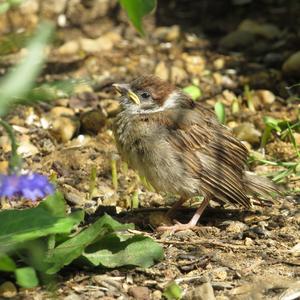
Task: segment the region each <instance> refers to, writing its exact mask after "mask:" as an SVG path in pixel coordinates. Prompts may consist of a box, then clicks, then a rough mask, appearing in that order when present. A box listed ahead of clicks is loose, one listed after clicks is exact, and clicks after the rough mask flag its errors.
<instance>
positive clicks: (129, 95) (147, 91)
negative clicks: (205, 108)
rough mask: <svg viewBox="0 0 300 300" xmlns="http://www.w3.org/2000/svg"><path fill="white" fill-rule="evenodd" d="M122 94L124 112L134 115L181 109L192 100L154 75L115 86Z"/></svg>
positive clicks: (121, 100)
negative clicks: (127, 111)
mask: <svg viewBox="0 0 300 300" xmlns="http://www.w3.org/2000/svg"><path fill="white" fill-rule="evenodd" d="M113 87H114V88H115V89H116V90H117V91H118V92H119V93H120V95H121V97H120V102H121V105H122V108H123V109H124V110H129V111H130V112H132V113H143V114H145V113H149V114H150V113H155V112H159V111H165V110H168V109H175V108H180V107H182V106H184V105H185V104H187V103H186V102H190V100H191V99H190V98H189V97H188V96H187V95H185V94H184V93H183V92H181V91H180V90H179V89H177V88H176V87H175V86H174V85H172V84H171V83H168V82H166V81H164V80H161V79H160V78H159V77H157V76H154V75H147V76H140V77H138V78H136V79H135V80H133V81H132V82H130V83H121V84H117V83H115V84H113Z"/></svg>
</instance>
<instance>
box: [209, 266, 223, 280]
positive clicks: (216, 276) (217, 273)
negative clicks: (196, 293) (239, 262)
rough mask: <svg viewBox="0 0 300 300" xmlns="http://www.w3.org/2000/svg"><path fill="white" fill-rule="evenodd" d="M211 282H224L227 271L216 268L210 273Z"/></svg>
mask: <svg viewBox="0 0 300 300" xmlns="http://www.w3.org/2000/svg"><path fill="white" fill-rule="evenodd" d="M211 275H212V278H213V279H212V280H213V281H225V280H226V278H227V271H226V269H225V268H222V267H221V268H216V269H213V270H212V272H211Z"/></svg>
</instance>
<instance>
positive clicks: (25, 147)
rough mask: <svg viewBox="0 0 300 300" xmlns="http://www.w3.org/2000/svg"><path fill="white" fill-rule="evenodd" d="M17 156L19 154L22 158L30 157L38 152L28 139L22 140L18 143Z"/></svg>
mask: <svg viewBox="0 0 300 300" xmlns="http://www.w3.org/2000/svg"><path fill="white" fill-rule="evenodd" d="M17 152H18V154H20V155H21V156H22V157H24V158H26V157H30V156H33V155H35V154H37V153H39V150H38V148H37V147H36V146H34V145H33V144H32V143H31V142H30V140H29V138H28V139H27V138H26V139H23V140H22V141H20V142H19V147H18V150H17Z"/></svg>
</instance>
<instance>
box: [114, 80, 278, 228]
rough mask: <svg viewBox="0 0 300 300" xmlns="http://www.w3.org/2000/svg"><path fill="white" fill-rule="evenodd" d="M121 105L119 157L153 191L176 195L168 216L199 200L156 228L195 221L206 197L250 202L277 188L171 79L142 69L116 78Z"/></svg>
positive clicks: (209, 112)
mask: <svg viewBox="0 0 300 300" xmlns="http://www.w3.org/2000/svg"><path fill="white" fill-rule="evenodd" d="M113 87H114V89H115V90H116V91H117V92H118V94H119V101H120V111H119V113H118V114H117V116H116V117H115V119H114V121H113V133H114V137H115V141H116V146H117V149H118V152H119V153H120V156H121V158H122V159H123V160H124V161H126V162H127V163H128V165H129V166H130V167H131V168H133V169H134V170H136V171H137V172H138V173H139V175H140V176H142V177H144V178H146V180H147V182H149V183H150V184H151V186H152V187H153V188H154V189H155V190H156V191H157V192H158V193H168V194H173V195H177V196H179V200H178V201H177V202H176V203H175V204H174V205H173V207H171V208H170V210H169V211H168V213H167V214H168V216H171V215H172V214H174V212H175V211H176V210H177V209H178V208H179V207H181V206H182V204H183V203H184V202H186V201H187V200H188V199H190V198H192V197H195V196H203V197H204V198H203V201H202V203H201V205H200V206H199V208H198V209H197V210H196V212H195V214H194V215H193V217H192V218H191V220H190V221H189V222H188V223H186V224H182V223H179V222H177V221H175V224H174V225H172V226H159V227H158V228H157V230H158V231H169V230H170V231H181V230H186V229H193V228H195V227H196V225H197V222H198V220H199V218H200V217H201V215H202V213H203V211H204V210H205V208H206V207H207V205H208V204H209V202H210V201H211V200H215V201H219V202H221V203H225V204H231V205H233V206H236V207H244V208H249V207H251V201H250V196H251V195H255V196H263V197H271V198H272V199H273V196H274V195H275V194H276V193H277V192H278V189H277V187H276V186H275V185H274V184H273V182H271V181H270V180H269V179H267V178H264V177H260V176H258V175H255V174H254V173H252V172H249V171H248V170H247V158H248V155H249V153H248V150H247V148H246V147H245V146H244V144H243V143H242V142H241V141H239V140H238V139H236V138H235V137H234V136H233V135H232V133H231V132H230V130H229V129H228V128H227V127H226V126H224V125H222V124H220V123H219V121H218V120H217V119H216V117H215V114H214V112H213V111H212V110H210V108H208V107H207V106H206V105H205V104H203V103H201V102H200V101H194V100H193V99H192V98H191V97H190V96H189V95H187V94H186V93H184V92H183V90H181V89H180V88H177V87H176V86H175V85H173V84H172V83H170V82H167V81H164V80H162V79H160V78H159V77H157V76H155V75H143V76H139V77H137V78H136V79H134V80H132V81H131V82H129V83H115V84H113Z"/></svg>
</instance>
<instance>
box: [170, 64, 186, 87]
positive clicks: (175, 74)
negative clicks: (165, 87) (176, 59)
mask: <svg viewBox="0 0 300 300" xmlns="http://www.w3.org/2000/svg"><path fill="white" fill-rule="evenodd" d="M187 78H188V74H187V73H186V71H185V70H184V69H182V68H180V67H177V66H172V67H171V81H172V82H173V83H180V82H182V81H184V80H185V79H187Z"/></svg>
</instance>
